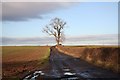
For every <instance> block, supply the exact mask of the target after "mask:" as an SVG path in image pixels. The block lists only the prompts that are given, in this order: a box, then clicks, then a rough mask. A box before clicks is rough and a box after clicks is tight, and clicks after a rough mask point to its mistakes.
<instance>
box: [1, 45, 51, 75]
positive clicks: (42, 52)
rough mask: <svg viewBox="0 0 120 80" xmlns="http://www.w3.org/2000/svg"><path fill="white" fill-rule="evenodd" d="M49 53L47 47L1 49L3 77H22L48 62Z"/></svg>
mask: <svg viewBox="0 0 120 80" xmlns="http://www.w3.org/2000/svg"><path fill="white" fill-rule="evenodd" d="M49 53H50V50H49V47H47V46H46V47H45V46H39V47H37V46H19V47H18V46H4V47H2V62H3V77H23V76H24V74H26V73H27V72H30V71H33V70H35V69H38V68H40V66H41V65H42V64H44V62H45V61H47V60H48V57H49Z"/></svg>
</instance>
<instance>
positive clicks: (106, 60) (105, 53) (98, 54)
mask: <svg viewBox="0 0 120 80" xmlns="http://www.w3.org/2000/svg"><path fill="white" fill-rule="evenodd" d="M57 49H58V50H59V51H60V52H63V53H65V54H67V55H70V56H73V57H76V58H81V59H83V60H85V61H87V62H90V63H92V64H94V65H96V66H99V67H102V68H106V69H109V70H112V71H115V72H120V64H119V57H120V55H119V54H118V52H119V50H120V48H119V47H118V46H57Z"/></svg>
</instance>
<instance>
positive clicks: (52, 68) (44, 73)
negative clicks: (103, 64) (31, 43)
mask: <svg viewBox="0 0 120 80" xmlns="http://www.w3.org/2000/svg"><path fill="white" fill-rule="evenodd" d="M99 78H102V79H103V80H105V79H107V78H109V79H110V80H111V79H112V80H118V78H120V77H119V75H118V74H117V73H113V72H112V71H108V70H105V69H102V68H99V67H96V66H93V65H92V64H90V63H87V62H85V61H83V60H80V59H78V58H74V57H72V56H68V55H66V54H64V53H61V52H59V51H58V50H57V49H56V48H55V47H51V52H50V58H49V65H48V66H46V67H45V68H44V69H42V70H39V71H35V72H34V73H32V74H30V75H28V76H26V77H25V78H24V80H29V79H31V80H48V79H49V80H56V79H57V80H92V79H94V80H96V79H99Z"/></svg>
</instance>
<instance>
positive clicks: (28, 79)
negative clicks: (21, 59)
mask: <svg viewBox="0 0 120 80" xmlns="http://www.w3.org/2000/svg"><path fill="white" fill-rule="evenodd" d="M44 74H45V73H43V72H42V71H35V72H34V73H32V74H30V75H28V76H26V77H25V78H24V79H23V80H36V78H37V77H39V76H43V75H44Z"/></svg>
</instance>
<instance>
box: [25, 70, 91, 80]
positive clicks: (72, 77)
mask: <svg viewBox="0 0 120 80" xmlns="http://www.w3.org/2000/svg"><path fill="white" fill-rule="evenodd" d="M63 71H64V72H63V76H62V75H61V76H59V78H58V77H57V76H55V75H53V74H49V75H48V74H45V73H43V71H41V70H39V71H35V72H34V73H32V74H29V75H27V76H26V77H25V78H24V79H23V80H37V78H39V77H43V78H47V77H51V78H58V79H60V80H78V79H79V76H76V75H78V73H74V72H72V71H71V70H70V69H69V68H65V69H63ZM79 75H80V76H82V77H84V78H90V75H89V73H87V72H81V73H79Z"/></svg>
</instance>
